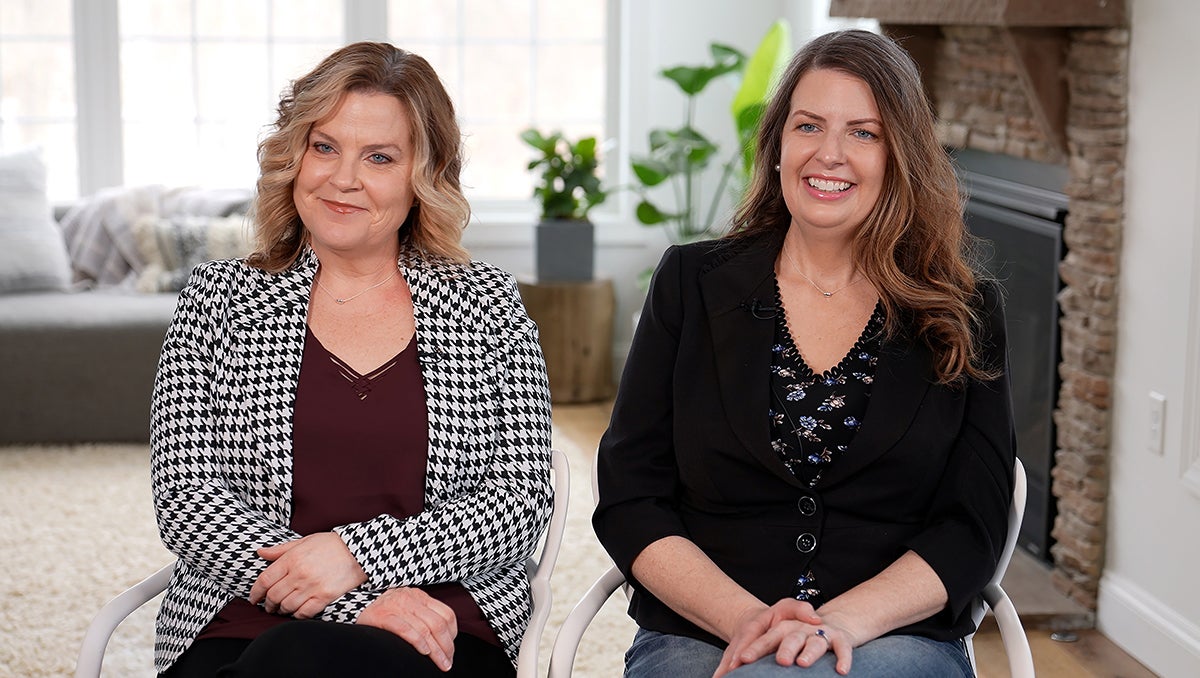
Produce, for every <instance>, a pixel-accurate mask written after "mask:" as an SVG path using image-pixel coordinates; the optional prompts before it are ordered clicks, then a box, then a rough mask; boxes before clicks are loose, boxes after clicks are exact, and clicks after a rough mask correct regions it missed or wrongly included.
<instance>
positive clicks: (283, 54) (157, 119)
mask: <svg viewBox="0 0 1200 678" xmlns="http://www.w3.org/2000/svg"><path fill="white" fill-rule="evenodd" d="M119 8H120V14H119V18H118V25H119V26H120V63H121V65H120V69H121V133H122V139H123V141H124V146H123V149H122V150H123V160H124V165H125V177H124V183H126V184H130V185H139V184H165V185H168V186H179V185H187V184H200V185H205V186H213V187H218V188H221V187H228V186H252V185H253V184H254V180H255V177H257V175H258V162H257V159H256V148H257V144H258V140H259V138H260V136H261V134H262V133H263V132H264V131H265V130H266V128H267V126H268V125H269V124H270V123H271V122H272V121H273V120H274V117H275V115H274V110H275V105H276V103H277V102H278V99H279V93H280V92H281V91H282V90H283V88H284V87H285V86H286V85H287V84H288V82H289V81H290V80H291V79H292V78H294V77H296V76H298V75H300V74H302V73H303V72H305V71H307V70H308V69H310V68H312V66H314V65H316V63H317V62H318V61H319V60H320V59H321V58H322V57H324V56H325V55H326V54H328V53H329V52H331V51H333V50H334V49H335V48H337V47H338V46H339V45H340V44H342V36H343V32H344V31H343V28H342V21H341V19H342V17H343V13H342V8H341V2H340V0H302V1H297V0H288V1H284V0H120V2H119Z"/></svg>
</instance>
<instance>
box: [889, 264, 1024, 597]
mask: <svg viewBox="0 0 1200 678" xmlns="http://www.w3.org/2000/svg"><path fill="white" fill-rule="evenodd" d="M982 288H983V289H982V293H983V294H982V296H983V304H982V308H983V310H982V315H983V318H984V322H983V328H982V332H981V333H980V336H981V347H982V350H983V362H984V365H986V366H989V367H992V368H993V369H997V370H998V371H999V372H1000V374H999V376H997V377H996V378H994V379H992V380H990V381H986V382H985V381H978V380H975V379H971V380H969V381H968V383H967V385H966V388H965V396H964V397H965V398H966V403H965V410H964V415H963V420H962V422H961V427H960V430H959V434H958V437H957V440H956V442H955V446H954V449H953V450H952V451H951V453H950V457H949V461H948V463H947V465H946V468H945V471H944V473H943V477H942V480H941V482H940V483H939V485H938V488H937V491H936V494H935V496H934V499H933V503H932V509H931V513H930V518H929V520H928V521H927V524H928V527H927V528H926V529H925V530H924V531H923V532H921V533H919V534H917V535H916V536H915V537H914V538H912V539H911V540H909V541H908V543H907V546H908V548H910V549H911V550H913V551H914V552H916V553H917V554H918V555H920V556H921V557H922V558H923V559H924V560H925V562H927V563H928V564H929V565H930V567H932V568H933V570H934V571H935V572H936V573H937V574H938V576H939V577H940V578H941V580H942V583H943V585H944V586H945V587H946V591H947V593H948V594H949V609H950V612H951V614H952V616H953V617H954V618H958V616H959V615H960V614H961V613H962V612H963V611H964V610H966V609H967V607H968V606H969V605H971V604H972V602H973V601H974V599H975V597H976V596H977V595H978V594H979V592H980V591H981V590H983V587H984V586H985V585H986V584H987V582H988V580H989V579H991V577H992V574H993V572H994V571H995V569H996V564H997V563H998V562H999V560H1000V553H1001V551H1002V550H1003V548H1004V541H1005V537H1006V536H1007V534H1008V511H1009V506H1010V505H1011V504H1012V493H1013V465H1014V463H1015V454H1016V433H1015V430H1014V425H1013V411H1012V395H1011V392H1010V386H1009V378H1008V343H1007V337H1006V333H1005V324H1004V310H1003V303H1002V301H1001V299H1000V295H999V291H998V290H997V288H996V287H995V285H993V284H991V283H983V284H982Z"/></svg>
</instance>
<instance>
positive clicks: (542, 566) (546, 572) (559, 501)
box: [517, 449, 571, 678]
mask: <svg viewBox="0 0 1200 678" xmlns="http://www.w3.org/2000/svg"><path fill="white" fill-rule="evenodd" d="M550 464H551V468H552V469H553V470H554V510H553V512H552V513H551V514H550V525H549V526H548V527H547V529H546V539H545V542H544V543H543V545H542V552H541V555H540V556H539V557H538V558H537V559H536V560H534V559H533V558H530V559H529V561H527V563H526V570H527V573H528V574H529V588H530V590H531V592H532V595H533V612H532V614H531V615H530V617H529V625H528V626H526V627H525V633H524V635H522V636H521V647H520V650H519V651H518V655H517V678H537V670H538V666H537V664H538V650H539V648H540V646H541V643H542V634H543V633H544V632H545V629H546V622H547V621H548V620H549V619H550V607H551V605H552V604H553V602H554V596H553V595H552V594H551V589H550V576H551V575H552V574H554V564H555V563H557V562H558V551H559V548H560V547H561V546H562V539H563V532H565V531H566V528H567V505H568V504H569V502H570V497H571V468H570V464H569V463H568V461H567V455H566V453H564V452H562V451H560V450H557V449H553V450H551V451H550Z"/></svg>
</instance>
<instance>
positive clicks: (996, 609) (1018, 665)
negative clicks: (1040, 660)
mask: <svg viewBox="0 0 1200 678" xmlns="http://www.w3.org/2000/svg"><path fill="white" fill-rule="evenodd" d="M983 599H984V600H985V601H987V604H988V607H990V608H992V614H993V615H994V616H995V618H996V626H997V627H999V629H1000V640H1001V641H1003V642H1004V653H1005V654H1006V655H1008V670H1009V671H1010V672H1011V674H1012V678H1034V671H1033V652H1032V650H1030V649H1029V639H1028V638H1027V637H1026V636H1025V627H1024V626H1022V624H1021V619H1020V618H1019V617H1018V616H1017V608H1016V607H1015V606H1014V605H1013V602H1012V600H1011V599H1010V598H1009V597H1008V594H1007V593H1005V592H1004V589H1002V588H1000V585H999V584H989V585H988V586H987V587H986V588H984V589H983Z"/></svg>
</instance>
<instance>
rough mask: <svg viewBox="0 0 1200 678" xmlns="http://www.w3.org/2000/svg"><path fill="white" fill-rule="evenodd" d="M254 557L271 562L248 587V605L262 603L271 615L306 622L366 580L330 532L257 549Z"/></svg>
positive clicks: (347, 552)
mask: <svg viewBox="0 0 1200 678" xmlns="http://www.w3.org/2000/svg"><path fill="white" fill-rule="evenodd" d="M258 555H260V556H262V557H263V558H265V559H267V560H269V561H272V562H271V564H270V565H268V566H267V569H265V570H263V572H262V574H260V575H258V579H257V580H255V582H254V586H252V587H251V588H250V602H251V603H254V604H255V605H257V604H259V603H262V604H263V607H264V608H265V609H266V610H267V612H270V613H272V614H287V615H291V616H293V617H295V618H296V619H310V618H312V617H315V616H316V615H317V614H319V613H320V612H321V610H323V609H325V606H326V605H328V604H329V603H332V602H333V601H335V600H337V599H338V598H340V597H342V596H343V595H345V594H346V592H347V591H350V590H352V589H354V588H355V587H357V586H359V585H361V584H363V583H365V582H366V581H367V574H366V573H365V572H363V569H362V567H361V566H359V564H358V561H357V560H355V559H354V555H353V554H351V553H350V549H348V548H346V544H345V542H343V541H342V538H341V537H339V536H338V535H336V534H334V533H333V532H318V533H316V534H310V535H308V536H307V537H301V538H300V539H296V540H293V541H287V542H284V543H282V544H277V545H275V546H268V547H266V548H261V549H258Z"/></svg>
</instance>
